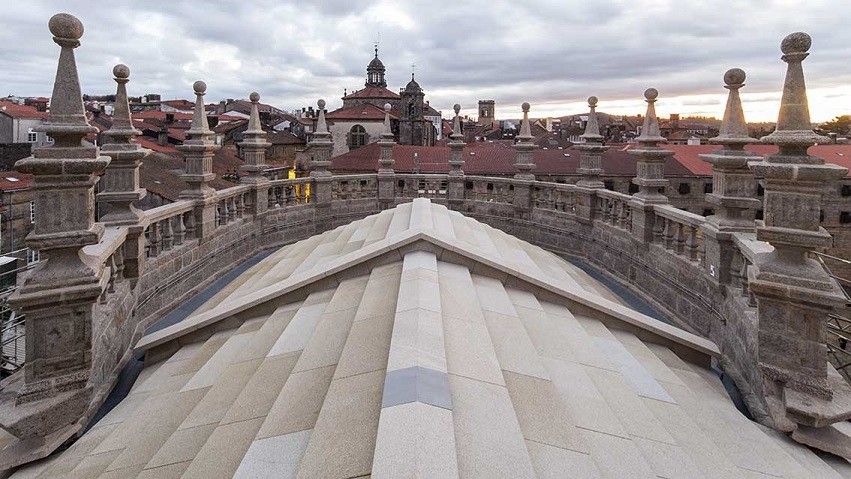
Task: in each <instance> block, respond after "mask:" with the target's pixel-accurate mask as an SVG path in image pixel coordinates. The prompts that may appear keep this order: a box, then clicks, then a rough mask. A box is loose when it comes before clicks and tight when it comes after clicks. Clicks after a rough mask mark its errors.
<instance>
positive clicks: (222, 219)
mask: <svg viewBox="0 0 851 479" xmlns="http://www.w3.org/2000/svg"><path fill="white" fill-rule="evenodd" d="M216 213H217V215H216V216H218V217H219V218H218V219H219V226H222V225H224V224H225V223H226V222H227V220H228V212H227V205H226V204H225V202H224V200H222V201H219V202H218V203H217V205H216Z"/></svg>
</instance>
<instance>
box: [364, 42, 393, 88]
mask: <svg viewBox="0 0 851 479" xmlns="http://www.w3.org/2000/svg"><path fill="white" fill-rule="evenodd" d="M384 71H385V69H384V63H382V62H381V60H379V59H378V45H376V46H375V57H374V58H373V59H372V60H371V61H370V62H369V65H367V66H366V83H365V84H364V86H368V87H370V86H377V87H385V88H386V87H387V82H386V81H385V80H384Z"/></svg>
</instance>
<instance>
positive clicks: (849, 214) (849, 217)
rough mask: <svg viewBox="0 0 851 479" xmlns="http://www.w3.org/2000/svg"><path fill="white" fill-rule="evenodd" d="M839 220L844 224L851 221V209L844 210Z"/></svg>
mask: <svg viewBox="0 0 851 479" xmlns="http://www.w3.org/2000/svg"><path fill="white" fill-rule="evenodd" d="M839 222H840V223H842V224H843V225H847V224H848V223H851V211H843V212H842V213H839Z"/></svg>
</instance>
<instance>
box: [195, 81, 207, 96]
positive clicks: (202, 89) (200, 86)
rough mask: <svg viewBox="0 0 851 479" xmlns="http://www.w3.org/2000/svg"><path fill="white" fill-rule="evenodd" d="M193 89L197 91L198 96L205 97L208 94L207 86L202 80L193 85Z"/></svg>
mask: <svg viewBox="0 0 851 479" xmlns="http://www.w3.org/2000/svg"><path fill="white" fill-rule="evenodd" d="M192 89H193V90H195V94H196V95H203V94H204V93H206V92H207V84H206V83H204V82H203V81H201V80H198V81H196V82H195V83H193V84H192Z"/></svg>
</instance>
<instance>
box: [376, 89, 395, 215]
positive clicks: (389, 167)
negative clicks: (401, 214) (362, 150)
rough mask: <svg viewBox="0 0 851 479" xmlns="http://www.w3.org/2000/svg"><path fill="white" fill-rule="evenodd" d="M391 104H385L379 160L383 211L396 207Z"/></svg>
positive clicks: (380, 204)
mask: <svg viewBox="0 0 851 479" xmlns="http://www.w3.org/2000/svg"><path fill="white" fill-rule="evenodd" d="M391 108H392V107H391V105H390V104H389V103H385V104H384V131H382V132H381V140H380V141H379V142H378V147H379V148H381V156H380V157H379V158H378V207H379V208H381V209H382V210H386V209H389V208H393V207H394V206H396V185H395V182H396V175H395V173H394V172H393V165H394V164H395V163H396V161H395V160H394V159H393V147H394V146H396V141H395V140H394V138H393V131H392V130H391V128H390V109H391Z"/></svg>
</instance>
